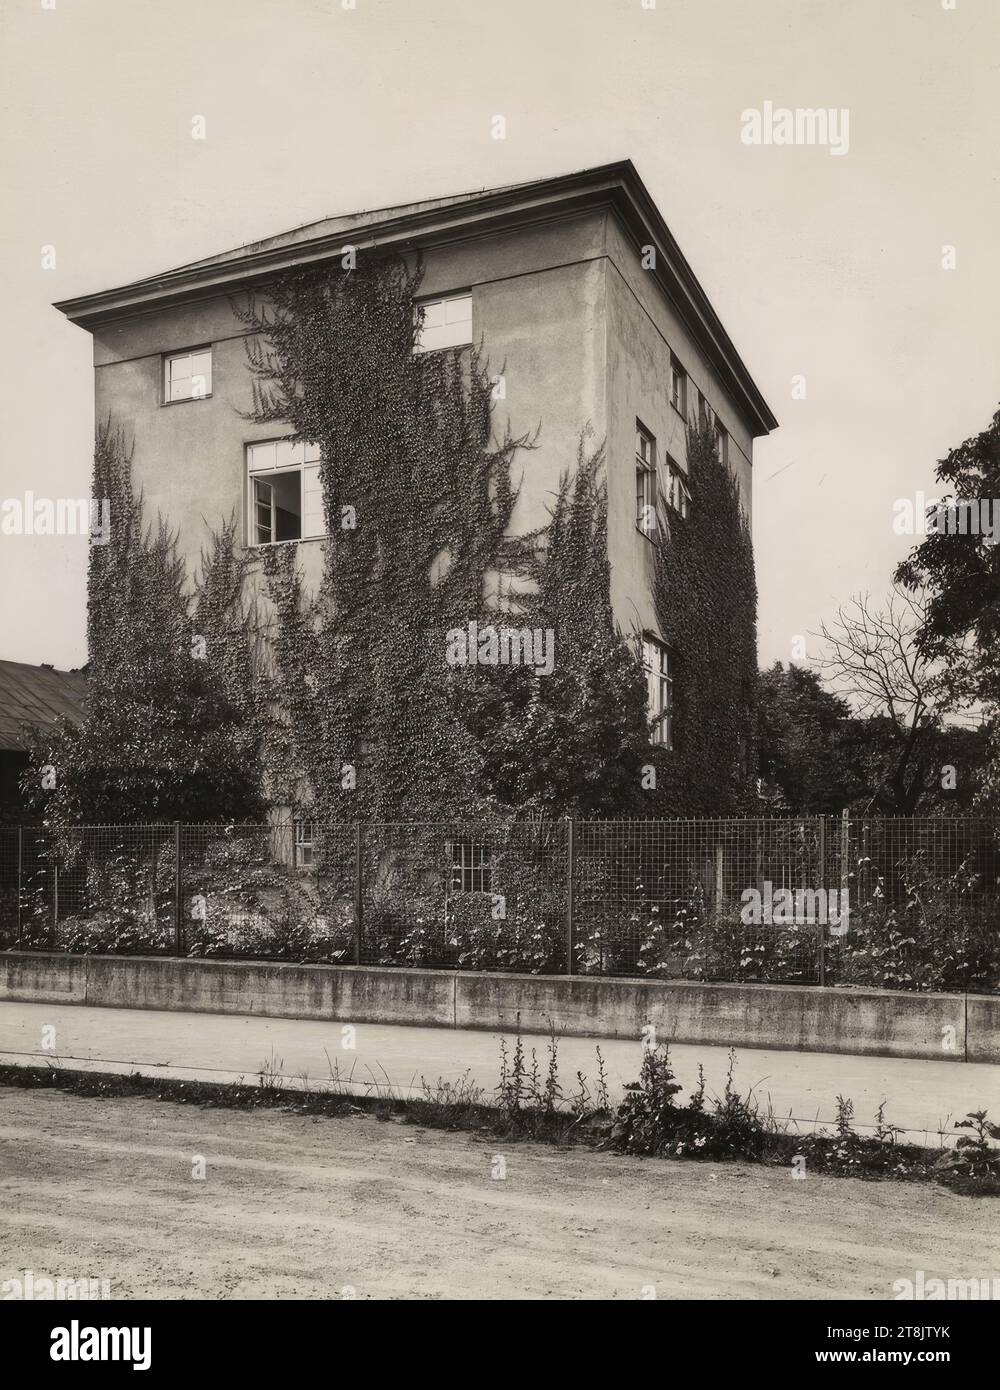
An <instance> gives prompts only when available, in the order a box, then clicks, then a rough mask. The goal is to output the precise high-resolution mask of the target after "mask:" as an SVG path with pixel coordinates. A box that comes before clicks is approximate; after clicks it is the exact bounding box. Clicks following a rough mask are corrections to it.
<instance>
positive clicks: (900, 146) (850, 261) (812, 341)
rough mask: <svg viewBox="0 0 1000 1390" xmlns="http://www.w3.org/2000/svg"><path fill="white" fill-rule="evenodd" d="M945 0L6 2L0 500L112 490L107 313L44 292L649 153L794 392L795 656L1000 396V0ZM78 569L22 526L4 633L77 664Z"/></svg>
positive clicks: (783, 617) (710, 282) (689, 240)
mask: <svg viewBox="0 0 1000 1390" xmlns="http://www.w3.org/2000/svg"><path fill="white" fill-rule="evenodd" d="M951 2H952V0H944V3H942V0H822V2H819V0H752V2H749V3H748V0H656V5H655V8H652V9H649V8H644V6H643V0H506V2H502V0H495V3H486V0H356V7H355V8H354V9H351V8H345V7H344V5H343V4H342V0H212V3H205V0H0V16H2V18H0V24H2V34H0V55H2V56H0V64H2V81H3V93H4V95H3V106H2V112H0V121H2V131H0V135H2V138H0V189H2V190H3V192H2V194H0V197H2V199H3V208H4V216H3V222H2V254H0V274H2V276H3V298H2V302H3V307H4V324H3V331H2V333H0V351H2V353H3V360H2V371H0V380H2V383H3V393H4V398H3V403H2V404H3V409H2V413H0V430H2V432H3V444H4V449H3V456H2V463H0V470H2V471H0V500H2V499H3V498H6V497H23V495H24V493H25V491H26V490H28V489H31V490H33V491H34V492H35V494H36V495H37V496H50V497H64V496H83V495H86V494H87V493H88V491H89V482H90V454H91V441H92V435H93V409H92V375H91V353H90V347H91V343H90V337H89V335H88V334H86V333H85V332H84V331H83V330H81V329H78V328H73V327H71V326H70V325H69V324H68V323H67V322H66V321H65V320H64V319H63V317H62V316H61V315H60V314H58V313H57V312H56V311H55V310H54V309H52V308H51V307H50V305H51V302H52V301H53V300H57V299H62V298H65V297H69V296H71V295H76V294H81V293H84V292H87V291H91V290H99V289H102V288H105V287H108V286H111V285H116V284H120V283H123V282H126V281H128V280H132V279H136V278H138V277H140V276H144V275H147V274H150V273H154V272H156V271H159V270H163V269H166V268H168V267H171V266H174V265H178V264H182V263H184V262H185V261H189V260H193V259H196V258H199V257H201V256H204V255H208V254H211V253H213V252H216V251H221V250H225V249H227V248H229V247H232V246H236V245H239V244H240V243H241V242H245V241H251V240H255V239H258V238H260V237H263V236H266V235H269V234H271V233H273V232H277V231H281V230H283V229H285V228H288V227H292V226H295V225H297V224H299V223H303V222H308V221H312V220H313V219H316V218H320V217H323V216H328V215H331V214H335V213H340V212H350V211H354V210H357V209H361V208H366V207H378V206H383V205H386V204H391V203H397V202H405V201H407V200H410V199H419V198H426V197H433V196H436V195H441V194H447V193H453V192H458V191H462V190H467V189H472V188H482V187H490V186H493V185H497V184H505V183H512V182H518V181H521V180H526V179H532V178H538V177H542V176H545V175H550V174H556V173H563V172H567V171H570V170H572V169H577V168H584V167H587V166H589V165H595V164H602V163H605V162H607V161H609V160H613V159H619V158H623V157H625V156H628V157H630V158H631V159H632V160H633V161H634V162H635V164H636V166H637V167H638V170H639V173H640V174H641V176H642V178H643V179H644V180H645V182H646V184H647V186H648V187H649V189H650V192H651V193H652V195H653V197H654V198H655V200H656V201H657V203H658V204H659V207H660V209H661V211H662V212H663V215H664V217H665V218H666V220H667V222H668V224H669V225H670V227H671V229H672V231H673V232H674V234H675V236H676V237H677V239H678V241H679V242H680V245H681V247H682V248H683V250H684V252H685V254H686V256H687V257H688V259H689V261H690V262H691V264H692V266H693V267H694V270H695V272H696V274H697V275H698V276H699V278H700V280H701V282H702V284H703V285H704V287H705V289H706V290H707V292H708V294H709V296H710V298H711V299H712V302H713V303H714V305H715V307H716V309H717V310H718V312H719V314H720V316H721V318H722V320H723V322H724V324H725V325H726V327H727V329H728V331H729V333H730V335H731V337H732V338H733V340H734V341H735V343H736V345H737V348H738V349H739V351H740V353H741V355H742V356H743V358H744V360H745V361H746V363H747V364H748V366H749V368H750V370H751V372H752V374H753V375H754V377H755V379H756V380H757V382H758V384H759V385H760V387H761V389H762V390H763V392H764V395H765V396H766V398H767V399H768V401H769V403H770V405H771V407H772V409H773V410H774V411H775V413H776V414H777V416H778V418H779V420H780V422H781V428H780V429H779V430H778V431H777V432H776V433H775V434H774V435H772V436H771V437H770V438H769V439H767V440H762V441H758V444H757V448H756V452H755V460H754V539H755V544H756V555H757V573H758V583H759V588H760V621H759V632H760V656H761V660H762V662H765V663H770V662H771V661H773V660H774V659H776V658H778V659H784V660H787V659H788V658H789V657H790V655H791V654H792V643H793V641H794V639H795V637H796V636H797V635H799V634H808V633H809V632H810V631H814V630H815V629H816V628H817V627H818V626H819V623H820V622H821V620H822V619H823V618H824V617H827V618H828V617H829V616H830V615H831V614H832V612H833V610H834V609H835V608H836V605H837V603H838V602H840V601H843V600H845V599H847V598H848V597H849V596H850V595H851V594H852V593H854V592H856V591H858V590H861V589H867V590H870V591H872V592H873V593H876V594H877V593H881V592H882V591H883V590H884V589H885V587H886V586H887V584H888V581H889V577H890V574H891V571H892V568H893V565H894V563H895V561H896V560H897V559H898V558H899V557H900V556H901V555H902V554H903V553H904V552H905V551H906V550H907V549H908V548H909V545H910V544H911V542H910V541H909V540H908V539H907V538H905V537H899V536H896V535H895V534H894V533H893V529H892V520H893V502H894V501H895V500H896V499H898V498H904V497H910V498H912V497H914V495H915V493H916V491H917V490H918V489H924V490H925V491H926V492H928V493H930V494H931V495H933V469H934V463H935V460H936V459H937V458H938V457H940V456H941V455H942V454H943V453H944V452H945V451H946V450H947V449H948V448H949V447H950V446H952V445H954V444H957V443H959V442H960V441H961V440H962V439H963V438H965V437H966V436H968V435H969V434H972V433H975V432H978V431H979V430H980V429H983V428H984V427H985V426H986V425H987V423H988V421H989V419H990V417H991V415H992V413H993V411H994V410H995V409H996V406H997V400H998V397H1000V315H998V312H997V286H998V283H1000V275H998V260H1000V184H998V177H997V166H998V155H1000V138H998V136H1000V119H998V112H1000V102H998V100H997V93H998V92H1000V4H998V3H997V0H954V8H953V9H951V8H945V5H946V4H947V5H950V4H951ZM649 3H650V0H646V4H647V5H648V4H649ZM767 101H770V102H772V103H773V104H774V105H775V106H776V107H788V108H794V107H808V108H818V107H824V108H835V109H837V110H840V109H842V108H846V109H847V110H848V111H849V121H850V124H849V140H850V143H849V149H848V152H847V153H846V154H845V155H843V156H836V155H831V153H830V152H829V150H828V149H826V148H821V147H818V146H812V147H808V146H805V147H802V146H800V147H796V146H786V145H772V146H749V145H747V144H744V143H743V142H742V140H741V130H742V128H743V123H742V121H741V113H742V112H744V111H745V110H747V109H750V108H756V109H762V108H763V106H764V103H765V102H767ZM498 114H501V115H503V116H504V117H505V118H506V126H507V138H506V139H505V140H495V139H493V138H492V137H491V122H492V118H493V117H494V116H495V115H498ZM199 115H200V116H203V117H204V118H205V121H206V129H207V139H206V140H204V141H196V140H193V139H192V138H191V128H192V118H193V117H194V116H199ZM44 246H52V247H54V248H55V253H56V266H55V268H54V269H43V268H42V248H43V247H44ZM945 246H952V247H954V248H955V260H956V268H955V269H945V268H944V267H943V264H942V260H943V253H942V248H943V247H945ZM797 376H804V377H805V379H806V399H805V400H796V399H793V394H792V382H793V378H795V377H797ZM85 574H86V542H85V541H81V540H77V539H74V538H69V537H67V538H40V537H35V538H32V537H11V536H3V535H0V657H5V658H10V659H14V660H20V661H30V662H41V661H48V662H52V663H54V664H55V665H57V666H75V665H79V664H81V663H82V662H83V660H84V659H85V654H86V653H85V639H84V627H85V617H86V594H85ZM815 645H816V644H815V643H814V642H810V644H809V646H810V652H812V651H813V650H814V649H815Z"/></svg>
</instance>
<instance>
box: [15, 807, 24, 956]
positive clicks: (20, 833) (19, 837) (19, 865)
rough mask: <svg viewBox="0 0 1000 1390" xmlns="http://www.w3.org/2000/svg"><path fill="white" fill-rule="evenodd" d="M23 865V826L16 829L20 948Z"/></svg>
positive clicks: (19, 941) (19, 940)
mask: <svg viewBox="0 0 1000 1390" xmlns="http://www.w3.org/2000/svg"><path fill="white" fill-rule="evenodd" d="M23 863H24V826H23V825H19V826H18V827H17V945H18V949H20V946H21V875H22V866H23Z"/></svg>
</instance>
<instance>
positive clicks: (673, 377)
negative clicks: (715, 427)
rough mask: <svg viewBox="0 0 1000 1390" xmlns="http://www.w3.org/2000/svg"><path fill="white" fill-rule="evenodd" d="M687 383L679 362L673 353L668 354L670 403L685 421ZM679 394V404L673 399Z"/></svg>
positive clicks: (686, 377)
mask: <svg viewBox="0 0 1000 1390" xmlns="http://www.w3.org/2000/svg"><path fill="white" fill-rule="evenodd" d="M678 383H680V391H679V392H677V390H676V386H677V384H678ZM687 384H688V374H687V372H686V371H685V370H684V368H683V367H682V366H681V363H680V361H679V359H678V358H677V357H675V356H674V354H673V353H671V354H670V404H671V406H672V407H673V408H674V410H676V412H677V414H678V415H679V416H680V417H681V419H682V420H683V421H684V422H685V423H687ZM676 395H679V396H680V405H678V404H677V401H676V400H675V399H674V397H675V396H676Z"/></svg>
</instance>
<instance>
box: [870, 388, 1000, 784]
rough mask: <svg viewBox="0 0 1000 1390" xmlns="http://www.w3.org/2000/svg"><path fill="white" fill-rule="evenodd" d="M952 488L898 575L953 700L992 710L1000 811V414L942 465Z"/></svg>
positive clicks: (989, 779)
mask: <svg viewBox="0 0 1000 1390" xmlns="http://www.w3.org/2000/svg"><path fill="white" fill-rule="evenodd" d="M936 476H937V479H938V481H939V482H940V483H942V484H944V485H945V487H946V489H947V490H946V492H945V495H944V496H943V497H942V499H940V502H939V503H938V505H936V506H933V507H931V508H929V510H928V514H927V518H926V529H927V535H926V537H925V539H924V540H922V541H921V542H920V544H919V545H918V546H916V547H915V548H914V550H913V551H912V552H911V554H910V555H909V556H908V557H907V559H906V560H904V561H903V562H902V563H901V564H900V565H899V567H898V569H897V571H896V579H897V581H898V582H899V583H900V584H903V585H905V586H906V587H907V588H908V589H910V590H911V591H915V590H917V589H921V588H922V589H923V590H924V591H925V592H926V594H927V596H928V597H927V603H926V610H925V617H924V625H923V629H922V631H921V633H920V638H919V641H920V647H921V650H922V651H923V652H925V653H926V654H927V655H928V656H936V657H938V658H939V659H940V660H941V661H942V662H944V663H946V664H947V668H948V670H949V674H950V680H951V703H952V705H953V706H956V705H959V704H961V703H962V702H966V703H968V702H976V703H978V705H980V706H981V707H983V708H984V709H985V710H986V713H987V720H988V738H989V746H990V762H989V765H988V767H987V768H986V769H985V770H984V776H983V780H982V786H981V788H980V794H979V802H978V804H979V806H980V807H981V808H982V809H984V810H987V809H993V810H996V809H1000V545H998V543H997V542H998V541H1000V410H998V411H997V412H996V414H995V415H994V416H993V419H992V421H991V422H990V424H989V426H988V427H987V428H986V429H985V430H982V431H981V432H980V433H979V434H976V435H973V436H971V437H970V438H969V439H966V440H965V441H964V442H963V443H962V444H959V445H958V446H957V447H956V448H954V449H951V450H950V451H949V452H948V454H947V455H946V456H945V458H943V459H941V460H940V461H939V463H938V466H937V472H936Z"/></svg>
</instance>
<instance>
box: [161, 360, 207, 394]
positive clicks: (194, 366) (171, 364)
mask: <svg viewBox="0 0 1000 1390" xmlns="http://www.w3.org/2000/svg"><path fill="white" fill-rule="evenodd" d="M211 394H212V349H211V348H210V347H205V348H195V349H194V350H192V351H188V352H172V353H170V354H169V356H167V357H164V359H163V403H164V405H173V404H174V402H175V401H203V400H205V398H206V397H208V396H210V395H211Z"/></svg>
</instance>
